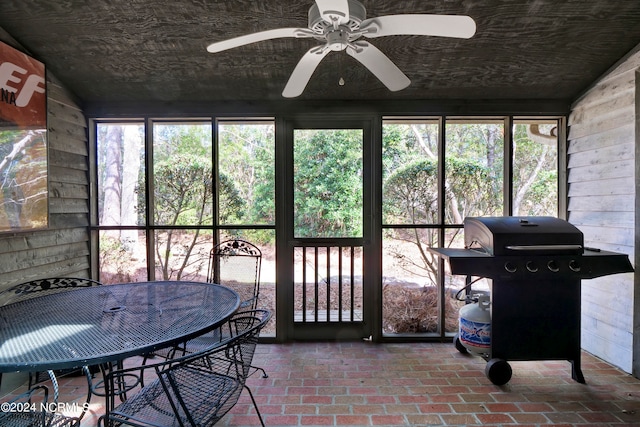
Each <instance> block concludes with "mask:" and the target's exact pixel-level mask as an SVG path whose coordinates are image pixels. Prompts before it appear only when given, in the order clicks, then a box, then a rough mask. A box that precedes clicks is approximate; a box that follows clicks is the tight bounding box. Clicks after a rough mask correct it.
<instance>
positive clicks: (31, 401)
mask: <svg viewBox="0 0 640 427" xmlns="http://www.w3.org/2000/svg"><path fill="white" fill-rule="evenodd" d="M51 381H52V386H53V387H55V389H56V391H55V393H54V394H55V396H56V397H54V399H53V400H52V401H51V402H50V401H49V389H48V388H47V387H46V386H44V385H38V386H35V387H33V388H31V389H29V390H28V391H26V392H24V393H21V394H19V395H18V396H16V397H14V398H13V399H12V400H10V401H8V402H7V403H6V404H5V405H6V408H5V409H6V410H4V409H3V410H2V411H0V425H1V426H11V427H79V426H80V418H77V417H70V416H65V415H62V414H59V413H56V412H52V411H51V410H50V409H51V408H56V407H57V388H58V384H57V381H56V379H55V376H52V377H51ZM3 408H4V406H3Z"/></svg>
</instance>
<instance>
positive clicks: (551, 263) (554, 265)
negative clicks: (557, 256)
mask: <svg viewBox="0 0 640 427" xmlns="http://www.w3.org/2000/svg"><path fill="white" fill-rule="evenodd" d="M547 268H549V270H550V271H553V272H554V273H557V272H558V271H560V267H558V263H557V262H555V261H553V260H552V261H549V262H548V263H547Z"/></svg>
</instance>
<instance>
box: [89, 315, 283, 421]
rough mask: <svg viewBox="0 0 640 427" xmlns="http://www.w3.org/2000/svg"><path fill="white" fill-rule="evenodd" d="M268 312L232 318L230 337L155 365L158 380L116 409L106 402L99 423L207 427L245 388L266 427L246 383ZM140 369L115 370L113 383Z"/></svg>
mask: <svg viewBox="0 0 640 427" xmlns="http://www.w3.org/2000/svg"><path fill="white" fill-rule="evenodd" d="M270 317H271V313H270V312H269V311H268V310H252V311H247V312H242V313H238V314H237V315H236V316H234V317H233V318H232V319H231V320H230V326H231V331H232V332H231V336H230V337H228V338H226V339H224V340H223V341H222V342H220V343H217V344H216V345H214V346H212V347H209V348H207V349H205V350H202V351H199V352H197V353H191V354H188V355H186V356H182V357H178V358H175V359H171V360H164V361H163V362H160V363H156V364H153V365H147V366H146V367H145V369H149V368H153V369H154V370H155V373H156V379H155V380H154V381H152V382H150V383H149V384H145V386H144V387H143V388H141V389H140V390H139V391H138V393H136V394H134V395H132V396H130V397H129V398H128V399H127V400H126V401H124V402H123V403H121V404H120V405H118V406H117V407H114V406H113V404H114V403H115V399H109V400H107V408H106V412H105V415H104V416H103V417H102V418H101V420H100V424H101V425H106V426H109V427H117V426H122V425H136V426H138V425H180V426H192V427H195V426H198V427H206V426H212V425H215V424H216V423H217V422H218V421H219V420H220V419H221V418H222V417H223V416H224V415H225V414H226V413H227V412H228V411H229V410H231V408H233V406H235V404H236V403H237V401H238V399H239V397H240V394H241V393H242V390H243V389H245V390H247V391H248V393H249V396H250V397H251V400H252V402H253V405H254V407H255V409H256V413H257V415H258V418H259V419H260V423H261V425H262V426H264V422H263V420H262V415H261V414H260V411H259V409H258V406H257V404H256V401H255V399H254V397H253V393H252V392H251V389H250V388H249V387H248V386H247V385H246V379H247V376H248V374H249V371H250V369H251V368H250V367H251V362H252V360H253V355H254V353H255V348H256V345H257V343H258V337H259V335H260V331H261V330H262V328H263V327H264V325H265V324H266V323H267V322H268V321H269V318H270ZM139 369H140V368H139V367H133V368H127V369H122V370H119V371H113V372H111V373H109V374H108V375H107V378H106V380H107V381H108V382H110V383H113V382H117V380H118V377H119V376H121V375H127V374H128V373H129V372H130V371H133V370H139Z"/></svg>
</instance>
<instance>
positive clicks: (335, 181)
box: [294, 129, 363, 237]
mask: <svg viewBox="0 0 640 427" xmlns="http://www.w3.org/2000/svg"><path fill="white" fill-rule="evenodd" d="M294 157H295V160H294V165H295V166H294V205H295V206H294V227H295V232H296V235H297V236H298V237H360V236H362V215H363V213H362V191H363V188H362V186H363V183H362V131H360V130H352V129H344V130H343V129H339V130H298V131H296V134H295V150H294Z"/></svg>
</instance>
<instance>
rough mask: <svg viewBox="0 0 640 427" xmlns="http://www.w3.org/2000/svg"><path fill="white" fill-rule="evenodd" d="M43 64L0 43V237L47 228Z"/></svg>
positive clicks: (45, 97)
mask: <svg viewBox="0 0 640 427" xmlns="http://www.w3.org/2000/svg"><path fill="white" fill-rule="evenodd" d="M47 172H48V166H47V93H46V78H45V66H44V64H43V63H42V62H39V61H37V60H35V59H33V58H32V57H30V56H28V55H26V54H24V53H22V52H20V51H19V50H17V49H14V48H12V47H11V46H9V45H7V44H5V43H2V42H0V233H1V232H15V231H23V230H32V229H38V228H45V227H47V226H48V225H49V204H48V184H47V182H48V180H47Z"/></svg>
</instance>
